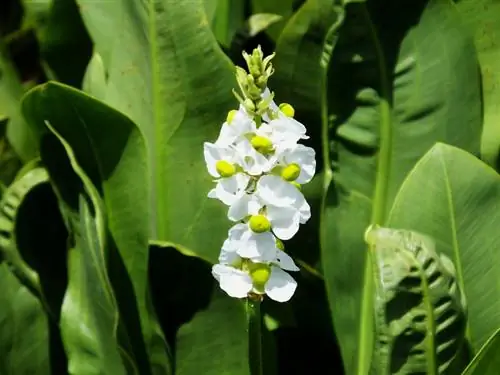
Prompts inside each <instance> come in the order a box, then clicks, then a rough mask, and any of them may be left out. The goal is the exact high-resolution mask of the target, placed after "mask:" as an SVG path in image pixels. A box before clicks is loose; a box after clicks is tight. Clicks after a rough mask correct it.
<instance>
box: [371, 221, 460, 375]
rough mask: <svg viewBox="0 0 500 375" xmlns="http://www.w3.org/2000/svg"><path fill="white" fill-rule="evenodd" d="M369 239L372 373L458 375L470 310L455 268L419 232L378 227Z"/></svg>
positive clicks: (431, 240)
mask: <svg viewBox="0 0 500 375" xmlns="http://www.w3.org/2000/svg"><path fill="white" fill-rule="evenodd" d="M366 237H367V242H368V243H369V244H370V246H371V251H372V252H373V270H374V275H375V288H374V290H375V295H374V297H373V299H374V307H375V330H376V336H375V350H374V356H373V359H372V369H371V371H372V373H373V374H377V375H384V374H386V375H391V374H406V375H411V374H415V375H416V374H424V373H425V374H427V375H438V374H452V373H453V374H456V373H457V369H456V367H454V365H455V364H456V363H457V360H458V361H460V359H461V358H460V356H461V355H462V354H463V353H462V352H461V349H462V346H463V345H464V342H465V327H466V320H467V306H466V302H465V298H464V295H463V293H462V291H461V290H460V287H459V285H458V282H457V279H456V270H455V267H454V266H453V263H452V262H451V260H450V259H449V258H448V257H446V256H444V255H442V254H438V252H437V251H436V246H435V243H434V240H433V239H432V238H429V237H426V236H424V235H422V234H420V233H417V232H413V231H408V230H394V229H390V228H380V227H378V228H375V229H372V230H370V231H369V232H367V236H366ZM450 369H453V372H451V371H450ZM462 369H463V367H462ZM460 370H461V369H459V371H460Z"/></svg>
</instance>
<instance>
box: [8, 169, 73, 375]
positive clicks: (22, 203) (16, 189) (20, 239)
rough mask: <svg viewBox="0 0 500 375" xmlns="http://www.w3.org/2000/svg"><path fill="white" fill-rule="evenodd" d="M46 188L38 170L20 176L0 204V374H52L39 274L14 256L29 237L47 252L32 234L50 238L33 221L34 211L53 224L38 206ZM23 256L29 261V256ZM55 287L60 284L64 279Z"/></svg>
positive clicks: (43, 178)
mask: <svg viewBox="0 0 500 375" xmlns="http://www.w3.org/2000/svg"><path fill="white" fill-rule="evenodd" d="M47 185H48V182H47V174H46V172H45V171H43V170H41V169H36V170H33V171H31V172H28V173H26V174H25V175H24V176H20V177H19V178H18V179H17V180H16V181H15V182H14V183H13V184H12V185H11V186H10V187H9V188H8V189H7V190H6V191H5V192H4V194H3V196H2V200H1V202H0V285H1V286H2V289H3V292H2V293H1V295H0V373H1V374H6V375H10V374H12V375H14V374H22V375H28V374H40V375H46V374H47V375H48V374H51V373H52V371H51V370H52V369H51V357H50V351H51V345H50V337H49V319H48V316H47V314H46V311H44V309H43V303H41V301H40V300H39V299H37V297H41V290H42V283H41V282H40V277H39V274H38V273H37V272H36V271H35V270H33V268H31V265H36V262H31V264H28V263H27V262H26V261H25V260H24V259H23V258H22V256H21V252H20V250H27V249H26V247H29V245H28V243H29V237H30V236H33V237H37V240H39V241H40V240H41V241H43V242H44V243H43V244H40V243H39V244H38V247H37V249H36V250H38V251H42V252H44V251H46V250H48V251H49V252H50V251H51V249H50V248H46V247H45V246H44V245H45V244H46V243H45V241H44V240H45V239H46V238H44V237H43V235H41V236H40V235H39V233H38V232H37V230H38V229H39V228H40V229H42V228H43V229H42V230H46V231H48V232H51V233H50V234H51V235H53V234H55V233H54V232H52V231H51V230H50V224H49V225H48V226H47V225H44V224H43V223H39V222H37V220H36V219H39V216H38V215H37V211H39V210H42V211H43V212H41V214H42V215H43V217H44V218H46V219H49V220H54V219H55V218H53V217H51V216H50V213H49V212H47V211H48V210H47V209H48V208H49V206H50V203H49V205H44V204H43V203H42V204H40V203H41V202H40V198H42V199H46V198H47V196H46V195H44V194H43V192H44V190H45V188H46V187H47ZM40 193H42V195H40ZM49 201H50V199H49ZM42 202H43V201H42ZM51 203H55V202H54V201H52V202H51ZM56 209H57V206H56ZM37 216H38V217H37ZM35 218H36V219H35ZM32 219H34V220H33V221H32ZM54 221H56V220H54ZM53 224H54V222H52V225H53ZM52 228H53V227H52ZM24 236H26V237H27V238H25V237H24ZM26 245H28V246H26ZM52 245H56V243H55V242H54V243H52ZM54 247H56V246H54ZM25 255H27V256H26V257H27V258H28V259H29V260H31V261H33V254H29V253H28V254H25ZM29 255H31V257H30V256H29ZM53 255H55V253H53ZM2 260H3V262H2ZM33 263H35V264H33ZM56 263H58V262H57V261H55V262H54V264H56ZM11 271H12V272H11ZM16 276H17V277H16ZM44 276H45V275H44ZM44 281H45V279H44ZM21 282H23V283H24V284H25V285H23V284H22V283H21ZM61 282H62V283H63V284H64V280H61ZM34 294H35V295H34ZM42 300H45V299H44V298H42ZM52 350H53V348H52Z"/></svg>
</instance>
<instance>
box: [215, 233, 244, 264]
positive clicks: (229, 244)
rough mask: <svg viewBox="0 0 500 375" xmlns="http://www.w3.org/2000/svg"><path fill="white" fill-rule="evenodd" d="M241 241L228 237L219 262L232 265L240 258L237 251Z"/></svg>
mask: <svg viewBox="0 0 500 375" xmlns="http://www.w3.org/2000/svg"><path fill="white" fill-rule="evenodd" d="M238 245H239V241H236V240H233V239H231V238H227V239H226V240H225V241H224V244H223V245H222V249H221V251H220V254H219V263H221V264H226V265H231V264H233V263H234V262H236V261H238V260H239V259H240V256H239V255H238V253H237V250H238Z"/></svg>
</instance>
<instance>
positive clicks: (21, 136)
mask: <svg viewBox="0 0 500 375" xmlns="http://www.w3.org/2000/svg"><path fill="white" fill-rule="evenodd" d="M23 93H24V88H23V86H22V84H21V81H20V78H19V76H18V74H17V72H16V70H15V68H14V65H13V64H12V62H11V60H10V57H9V55H8V53H7V50H6V49H5V47H4V46H3V45H2V43H0V120H3V119H7V120H8V123H7V138H8V140H9V142H10V144H12V147H13V148H14V150H15V151H16V153H17V154H18V155H19V157H20V158H21V159H22V160H24V161H28V160H30V159H32V158H34V157H35V156H36V155H37V154H38V144H37V142H36V139H35V138H34V136H33V135H32V134H31V132H30V130H29V128H28V127H27V126H26V123H25V121H24V118H23V116H22V114H21V109H20V105H21V97H22V95H23Z"/></svg>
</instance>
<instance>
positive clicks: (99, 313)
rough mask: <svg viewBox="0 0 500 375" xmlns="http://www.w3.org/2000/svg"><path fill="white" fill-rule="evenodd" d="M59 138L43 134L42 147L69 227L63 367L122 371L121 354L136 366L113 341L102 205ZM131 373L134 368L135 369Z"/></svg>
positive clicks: (114, 313)
mask: <svg viewBox="0 0 500 375" xmlns="http://www.w3.org/2000/svg"><path fill="white" fill-rule="evenodd" d="M58 136H59V135H58ZM59 140H60V141H61V142H62V143H63V145H64V148H63V149H61V148H62V146H61V145H60V144H58V143H57V140H56V139H54V137H45V138H44V140H43V144H42V149H41V151H42V157H43V160H44V161H45V162H46V163H47V166H48V168H49V170H50V171H51V178H52V180H53V181H54V184H55V188H56V190H57V191H58V195H59V196H60V198H61V208H62V211H63V214H64V217H65V220H66V223H67V225H68V229H69V232H70V238H69V241H68V246H69V249H68V251H69V254H68V279H69V280H68V286H67V289H66V293H65V296H64V300H63V303H62V306H61V319H60V326H61V334H62V338H63V342H64V346H65V349H66V352H67V354H68V370H69V372H70V373H71V374H103V375H104V374H111V373H112V374H125V373H126V370H125V368H126V366H125V364H124V363H123V362H122V359H121V356H122V355H123V357H124V359H125V360H128V362H127V365H128V366H130V367H131V368H134V367H135V365H134V363H133V361H132V360H130V359H129V358H128V357H129V356H130V355H131V353H130V352H128V351H127V350H126V349H124V348H122V347H121V346H120V342H119V340H118V332H117V331H118V326H119V310H118V306H117V302H116V298H115V296H114V292H113V289H112V286H111V281H110V280H109V276H108V272H107V269H108V264H107V263H108V262H107V259H108V258H109V244H108V243H107V242H108V241H107V238H106V236H107V233H106V222H105V217H104V207H103V204H102V202H101V200H100V198H99V195H98V192H97V190H96V189H95V187H94V186H93V185H92V182H91V181H90V179H89V178H88V177H87V176H86V175H85V173H84V172H83V171H82V169H81V168H80V166H79V165H78V164H77V162H76V159H75V155H74V153H73V151H72V150H71V148H70V146H69V145H68V144H67V143H66V142H65V141H64V140H63V139H62V138H59ZM65 153H67V157H69V159H70V161H69V162H68V161H67V159H66V158H65ZM70 163H71V164H70ZM73 171H74V172H73ZM63 179H64V180H65V181H64V182H63ZM66 186H71V188H70V189H65V187H66ZM130 372H131V373H135V374H137V373H139V372H138V370H137V369H134V370H133V371H130Z"/></svg>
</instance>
